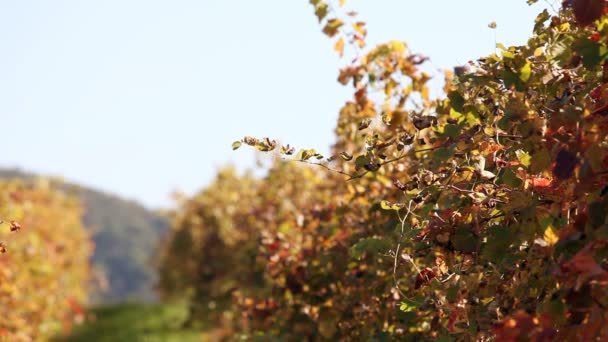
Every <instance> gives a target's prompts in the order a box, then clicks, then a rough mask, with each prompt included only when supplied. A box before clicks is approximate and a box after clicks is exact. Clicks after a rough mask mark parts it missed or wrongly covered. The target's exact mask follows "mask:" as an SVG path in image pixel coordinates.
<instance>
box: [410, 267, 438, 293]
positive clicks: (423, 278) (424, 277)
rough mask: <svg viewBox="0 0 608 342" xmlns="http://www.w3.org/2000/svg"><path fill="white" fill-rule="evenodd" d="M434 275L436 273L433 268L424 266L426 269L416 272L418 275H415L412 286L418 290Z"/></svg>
mask: <svg viewBox="0 0 608 342" xmlns="http://www.w3.org/2000/svg"><path fill="white" fill-rule="evenodd" d="M435 277H437V274H435V272H433V270H431V269H428V268H426V269H424V270H422V271H420V273H418V275H417V276H416V281H415V283H414V288H415V289H416V290H418V289H419V288H421V287H422V286H423V285H428V284H429V283H430V282H431V280H432V279H433V278H435Z"/></svg>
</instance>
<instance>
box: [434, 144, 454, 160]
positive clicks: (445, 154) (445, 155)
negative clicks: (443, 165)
mask: <svg viewBox="0 0 608 342" xmlns="http://www.w3.org/2000/svg"><path fill="white" fill-rule="evenodd" d="M453 155H454V150H453V149H451V148H446V147H442V148H438V149H436V150H435V151H433V158H434V159H437V160H439V161H442V162H444V161H446V160H448V159H450V158H451V157H452V156H453Z"/></svg>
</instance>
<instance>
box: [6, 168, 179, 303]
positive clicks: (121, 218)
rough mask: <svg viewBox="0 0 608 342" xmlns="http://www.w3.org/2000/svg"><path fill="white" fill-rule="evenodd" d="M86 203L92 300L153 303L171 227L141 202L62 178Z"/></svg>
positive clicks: (13, 174) (12, 172)
mask: <svg viewBox="0 0 608 342" xmlns="http://www.w3.org/2000/svg"><path fill="white" fill-rule="evenodd" d="M35 177H39V176H38V175H34V174H30V173H26V172H23V171H21V170H18V169H4V170H2V169H0V178H20V179H26V180H27V179H32V178H35ZM63 187H64V189H65V190H66V192H69V193H73V194H75V195H77V196H78V197H79V198H80V199H81V201H82V203H83V205H84V206H85V215H84V219H83V221H84V222H83V223H84V224H85V226H86V227H87V228H88V229H90V232H91V234H92V237H93V241H94V242H95V252H94V254H93V259H92V262H93V266H94V269H95V270H96V273H97V274H98V275H100V276H98V277H96V278H97V279H96V281H95V284H96V287H97V289H96V290H94V291H93V295H92V298H91V301H92V302H93V303H98V304H110V303H118V302H125V301H139V302H154V301H156V300H157V296H156V294H155V291H154V286H155V284H156V282H157V278H158V277H157V273H156V268H155V266H154V261H155V256H156V250H157V248H158V245H159V243H160V241H161V240H162V238H164V236H165V234H166V233H167V232H168V230H169V223H168V220H166V219H165V218H163V217H162V216H161V215H159V214H158V213H155V212H153V211H150V210H148V209H146V208H144V207H143V206H141V205H140V204H138V203H136V202H133V201H129V200H125V199H122V198H119V197H117V196H114V195H110V194H106V193H104V192H101V191H97V190H93V189H90V188H87V187H84V186H80V185H76V184H71V183H67V182H66V183H63Z"/></svg>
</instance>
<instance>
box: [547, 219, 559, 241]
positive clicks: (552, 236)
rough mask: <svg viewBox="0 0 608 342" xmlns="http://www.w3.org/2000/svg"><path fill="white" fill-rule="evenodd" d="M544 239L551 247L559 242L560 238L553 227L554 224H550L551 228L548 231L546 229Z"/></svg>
mask: <svg viewBox="0 0 608 342" xmlns="http://www.w3.org/2000/svg"><path fill="white" fill-rule="evenodd" d="M544 238H545V241H547V243H548V244H549V246H553V245H555V243H556V242H557V240H559V237H558V236H557V234H556V232H555V228H554V227H553V225H552V224H550V225H549V227H547V229H545V236H544Z"/></svg>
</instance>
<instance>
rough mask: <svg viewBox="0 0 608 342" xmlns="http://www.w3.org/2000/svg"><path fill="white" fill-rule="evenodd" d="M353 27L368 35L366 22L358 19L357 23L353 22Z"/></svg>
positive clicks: (362, 34) (358, 31) (363, 34)
mask: <svg viewBox="0 0 608 342" xmlns="http://www.w3.org/2000/svg"><path fill="white" fill-rule="evenodd" d="M353 29H354V30H355V31H356V32H357V33H358V34H360V35H361V36H363V37H365V35H367V30H366V29H365V22H363V21H357V22H356V23H353Z"/></svg>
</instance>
